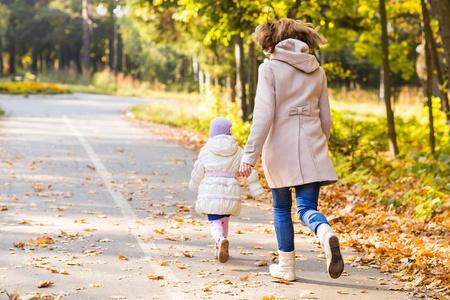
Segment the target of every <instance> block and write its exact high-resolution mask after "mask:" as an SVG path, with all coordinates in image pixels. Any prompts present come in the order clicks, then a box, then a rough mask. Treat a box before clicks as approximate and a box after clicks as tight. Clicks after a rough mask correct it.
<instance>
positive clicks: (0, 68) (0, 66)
mask: <svg viewBox="0 0 450 300" xmlns="http://www.w3.org/2000/svg"><path fill="white" fill-rule="evenodd" d="M2 76H3V54H2V49H1V48H0V78H1V77H2Z"/></svg>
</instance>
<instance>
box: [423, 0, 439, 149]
mask: <svg viewBox="0 0 450 300" xmlns="http://www.w3.org/2000/svg"><path fill="white" fill-rule="evenodd" d="M420 2H421V4H422V23H423V28H424V30H423V35H424V37H425V62H426V66H427V84H426V87H427V90H426V97H427V106H428V119H429V122H428V124H429V125H428V126H429V133H430V135H429V141H430V152H431V153H434V149H435V144H436V139H435V136H434V122H433V101H432V96H433V92H432V82H433V67H432V64H431V52H432V51H431V44H432V39H433V37H432V36H431V28H430V19H429V16H428V8H427V4H426V2H425V0H421V1H420Z"/></svg>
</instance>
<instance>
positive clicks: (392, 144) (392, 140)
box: [379, 0, 398, 156]
mask: <svg viewBox="0 0 450 300" xmlns="http://www.w3.org/2000/svg"><path fill="white" fill-rule="evenodd" d="M384 1H385V0H379V3H380V16H381V42H382V46H383V70H384V72H383V75H384V80H383V81H384V103H385V104H386V117H387V123H388V135H389V150H390V152H391V154H392V155H394V156H395V155H397V154H398V146H397V136H396V133H395V124H394V112H393V111H392V107H391V83H390V69H389V48H388V47H389V43H388V32H387V17H386V7H385V2H384Z"/></svg>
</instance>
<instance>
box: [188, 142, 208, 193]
mask: <svg viewBox="0 0 450 300" xmlns="http://www.w3.org/2000/svg"><path fill="white" fill-rule="evenodd" d="M202 157H203V155H202V151H200V154H199V155H198V159H197V160H196V161H195V163H194V169H193V170H192V172H191V180H190V181H189V189H190V190H191V191H194V192H195V191H197V190H198V187H199V185H200V182H201V181H202V180H203V178H204V177H205V166H204V164H203V161H202Z"/></svg>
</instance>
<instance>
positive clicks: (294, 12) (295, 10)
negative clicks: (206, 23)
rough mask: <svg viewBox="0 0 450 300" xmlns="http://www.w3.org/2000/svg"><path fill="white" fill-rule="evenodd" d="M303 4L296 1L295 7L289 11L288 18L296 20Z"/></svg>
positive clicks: (298, 0)
mask: <svg viewBox="0 0 450 300" xmlns="http://www.w3.org/2000/svg"><path fill="white" fill-rule="evenodd" d="M301 4H302V0H295V3H294V6H293V7H292V8H291V9H290V10H289V11H288V14H287V17H288V18H291V19H295V18H296V17H297V13H298V8H299V7H300V5H301Z"/></svg>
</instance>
